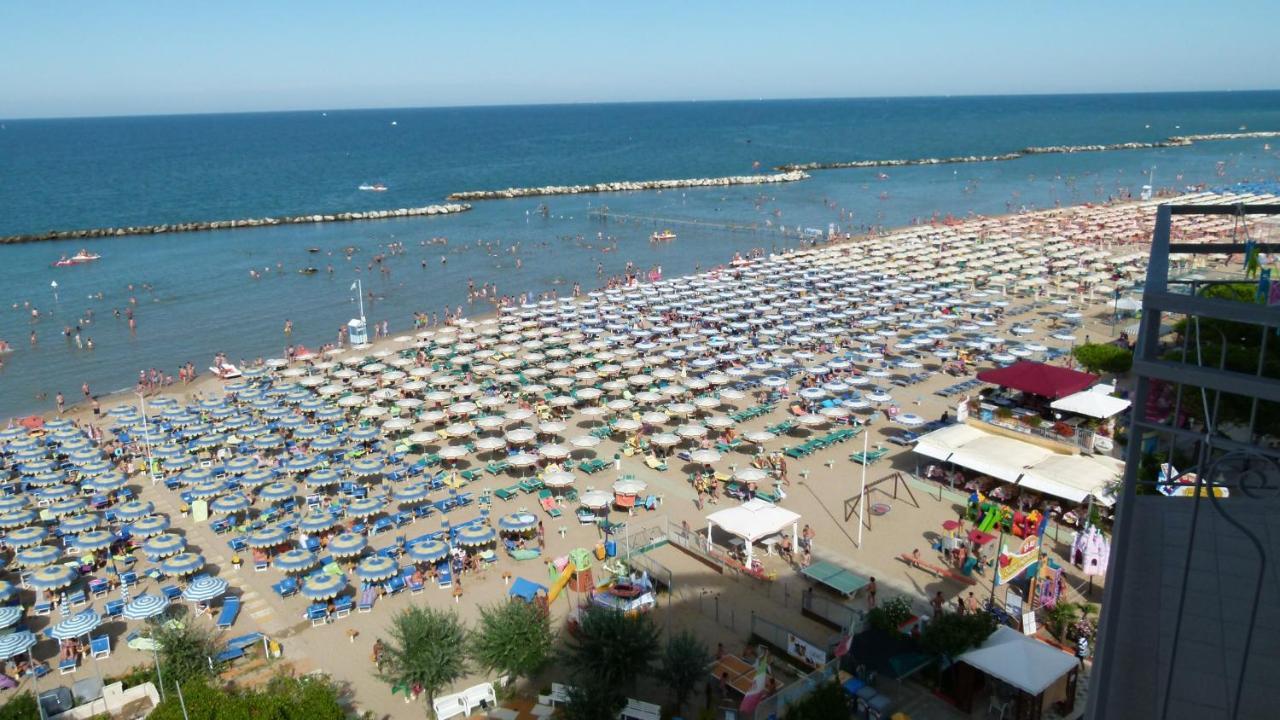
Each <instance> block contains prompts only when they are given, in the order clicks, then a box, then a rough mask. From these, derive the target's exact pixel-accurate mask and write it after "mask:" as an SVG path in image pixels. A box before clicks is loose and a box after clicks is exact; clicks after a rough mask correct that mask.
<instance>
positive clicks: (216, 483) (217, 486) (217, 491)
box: [191, 479, 227, 500]
mask: <svg viewBox="0 0 1280 720" xmlns="http://www.w3.org/2000/svg"><path fill="white" fill-rule="evenodd" d="M226 489H227V482H226V481H225V480H218V479H211V480H205V481H203V482H199V483H196V484H195V485H194V486H193V487H192V488H191V497H193V498H195V499H196V500H208V499H209V498H214V497H217V496H219V495H221V494H222V493H223V492H225V491H226Z"/></svg>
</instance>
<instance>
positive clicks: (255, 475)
mask: <svg viewBox="0 0 1280 720" xmlns="http://www.w3.org/2000/svg"><path fill="white" fill-rule="evenodd" d="M275 479H276V474H275V473H274V472H273V471H272V470H271V469H270V468H255V469H253V470H250V471H248V472H246V473H245V474H244V475H241V476H240V484H241V485H245V486H247V487H255V486H257V485H264V484H266V483H269V482H271V481H272V480H275Z"/></svg>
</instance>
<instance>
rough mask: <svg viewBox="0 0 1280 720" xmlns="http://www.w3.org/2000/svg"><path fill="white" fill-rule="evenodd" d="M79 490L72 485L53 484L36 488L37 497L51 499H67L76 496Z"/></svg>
mask: <svg viewBox="0 0 1280 720" xmlns="http://www.w3.org/2000/svg"><path fill="white" fill-rule="evenodd" d="M77 492H78V489H77V488H75V487H73V486H71V485H52V486H50V487H43V488H40V489H39V490H36V497H38V498H40V499H41V500H50V501H56V500H65V499H67V498H69V497H72V496H74V495H75V494H76V493H77Z"/></svg>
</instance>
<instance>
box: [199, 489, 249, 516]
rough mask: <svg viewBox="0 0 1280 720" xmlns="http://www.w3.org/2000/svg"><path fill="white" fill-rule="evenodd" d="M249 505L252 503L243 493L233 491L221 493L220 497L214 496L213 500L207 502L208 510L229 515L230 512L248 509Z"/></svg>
mask: <svg viewBox="0 0 1280 720" xmlns="http://www.w3.org/2000/svg"><path fill="white" fill-rule="evenodd" d="M250 505H252V503H251V502H250V501H249V498H248V497H246V496H245V494H244V493H242V492H233V493H231V494H229V495H223V496H222V497H220V498H215V499H214V500H213V502H211V503H209V512H212V513H215V514H218V515H230V514H232V513H238V512H241V511H243V510H248V509H249V506H250Z"/></svg>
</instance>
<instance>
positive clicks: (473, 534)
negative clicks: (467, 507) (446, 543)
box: [453, 525, 498, 547]
mask: <svg viewBox="0 0 1280 720" xmlns="http://www.w3.org/2000/svg"><path fill="white" fill-rule="evenodd" d="M497 538H498V533H496V532H494V530H493V528H491V527H489V526H488V525H468V526H466V527H464V528H460V529H459V530H458V531H457V534H456V535H454V538H453V540H454V542H456V543H457V544H459V545H462V546H464V547H475V546H478V545H487V544H489V543H491V542H493V541H494V540H496V539H497Z"/></svg>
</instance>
